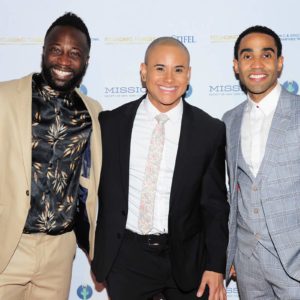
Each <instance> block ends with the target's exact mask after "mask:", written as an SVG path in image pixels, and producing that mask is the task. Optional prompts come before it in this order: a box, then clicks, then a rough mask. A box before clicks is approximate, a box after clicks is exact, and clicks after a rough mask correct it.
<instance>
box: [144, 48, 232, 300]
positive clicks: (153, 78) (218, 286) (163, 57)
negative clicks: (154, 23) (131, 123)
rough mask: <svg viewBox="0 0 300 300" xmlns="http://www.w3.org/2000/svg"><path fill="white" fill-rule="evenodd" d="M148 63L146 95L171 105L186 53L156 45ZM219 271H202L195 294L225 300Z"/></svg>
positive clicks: (182, 79) (184, 72) (186, 75)
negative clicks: (205, 293)
mask: <svg viewBox="0 0 300 300" xmlns="http://www.w3.org/2000/svg"><path fill="white" fill-rule="evenodd" d="M146 61H147V63H142V64H141V69H140V71H141V78H142V81H143V82H145V85H146V88H147V94H148V98H149V100H150V101H151V103H152V104H153V105H154V106H155V107H156V108H157V109H158V110H159V111H160V112H167V111H169V110H170V109H172V108H174V107H175V106H176V105H177V104H178V103H179V102H180V99H181V97H182V95H183V94H184V93H185V91H186V88H187V85H188V84H189V80H190V75H191V67H190V66H189V55H188V53H187V52H186V50H185V49H184V48H182V47H180V46H179V45H174V44H172V43H164V44H158V45H156V46H154V47H153V48H152V49H151V51H149V53H148V56H147V60H146ZM223 279H224V278H223V275H222V274H220V273H216V272H212V271H205V272H204V273H203V276H202V279H201V283H200V285H199V288H198V290H197V297H199V298H200V297H201V296H202V295H203V293H204V290H205V287H206V285H208V287H209V300H225V299H226V290H225V288H224V283H223Z"/></svg>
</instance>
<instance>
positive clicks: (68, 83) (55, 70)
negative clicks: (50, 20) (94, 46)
mask: <svg viewBox="0 0 300 300" xmlns="http://www.w3.org/2000/svg"><path fill="white" fill-rule="evenodd" d="M88 61H89V47H88V43H87V38H86V36H85V34H84V33H83V32H81V31H80V30H78V29H76V28H74V27H70V26H55V27H54V28H53V29H52V30H51V32H50V33H49V35H48V36H47V37H46V38H45V43H44V47H43V55H42V74H43V77H44V79H45V80H46V82H47V83H48V84H49V86H50V87H51V88H53V89H54V90H56V91H64V92H67V91H72V90H73V89H74V88H75V87H77V86H79V84H80V82H81V81H82V78H83V76H84V74H85V71H86V69H87V66H88Z"/></svg>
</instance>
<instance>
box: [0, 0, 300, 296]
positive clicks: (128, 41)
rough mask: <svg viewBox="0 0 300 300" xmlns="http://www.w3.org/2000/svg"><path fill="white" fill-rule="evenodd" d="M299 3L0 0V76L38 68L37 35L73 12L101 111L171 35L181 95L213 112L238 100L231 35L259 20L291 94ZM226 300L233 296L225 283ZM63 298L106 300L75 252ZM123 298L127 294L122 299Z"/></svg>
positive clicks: (299, 75) (124, 97)
mask: <svg viewBox="0 0 300 300" xmlns="http://www.w3.org/2000/svg"><path fill="white" fill-rule="evenodd" d="M299 9H300V2H298V1H297V0H285V1H283V2H277V1H274V0H265V1H261V0H253V1H251V2H246V1H241V0H227V1H223V0H213V1H201V0H184V1H183V0H147V1H146V0H127V1H122V0H106V1H104V0H103V1H97V0H73V1H71V0H51V1H50V0H43V1H38V0H26V1H17V0H1V10H0V69H1V72H0V80H1V81H3V80H8V79H13V78H17V77H20V76H23V75H25V74H27V73H30V72H33V71H39V70H40V58H41V52H42V41H43V38H44V34H45V32H46V30H47V29H48V27H49V26H50V24H51V23H52V22H53V21H54V20H55V19H56V18H57V17H59V16H60V15H62V14H63V13H64V12H66V11H72V12H74V13H76V14H78V15H79V16H80V17H81V18H82V19H83V20H84V21H85V23H86V24H87V26H88V28H89V31H90V35H91V37H92V49H91V59H90V65H89V68H88V71H87V74H86V76H85V78H84V82H83V86H82V90H83V91H85V92H86V93H87V94H88V95H89V96H91V97H93V98H95V99H97V100H99V101H100V102H101V104H102V106H103V107H104V109H111V108H114V107H116V106H119V105H120V104H122V103H125V102H128V101H131V100H134V99H137V98H138V97H139V96H140V95H142V94H143V89H142V88H141V84H140V79H139V65H140V63H141V62H142V60H143V57H144V52H145V49H146V47H147V45H148V44H149V43H150V42H151V41H152V40H153V39H154V38H156V37H159V36H163V35H168V36H174V37H176V38H178V39H179V40H181V41H182V42H184V43H185V45H186V46H187V48H188V49H189V50H190V53H191V65H192V80H191V87H192V89H191V92H190V93H189V97H188V98H187V100H188V101H189V102H190V103H192V104H194V105H196V106H199V107H201V108H202V109H204V110H206V111H207V112H208V113H210V114H211V115H213V116H215V117H218V118H221V116H222V115H223V113H224V112H225V111H226V110H228V109H230V108H232V107H234V106H235V105H237V104H238V103H240V102H241V101H242V100H244V99H245V95H244V94H243V92H242V91H241V90H240V87H239V83H238V81H237V80H236V79H235V77H234V74H233V70H232V58H233V45H234V41H235V39H236V37H237V35H238V34H239V33H240V32H241V31H243V30H244V29H245V28H247V27H249V26H252V25H257V24H259V25H266V26H269V27H270V28H272V29H273V30H275V31H276V32H277V33H278V34H279V35H280V37H281V39H282V42H283V55H284V57H285V64H284V70H283V73H282V76H281V78H280V82H281V83H282V84H285V86H286V87H287V88H288V89H289V90H290V91H294V92H295V93H297V92H298V83H300V71H299V53H300V24H299ZM227 294H228V299H238V294H237V288H236V286H235V285H234V284H231V285H230V286H229V287H228V289H227ZM69 299H70V300H77V299H97V300H106V299H107V295H106V292H105V291H102V292H97V291H96V290H95V289H94V284H93V282H92V280H91V279H90V274H89V265H88V263H87V262H86V259H85V257H84V255H83V254H82V252H81V251H80V250H79V251H77V257H76V259H75V262H74V269H73V279H72V287H71V293H70V298H69ZM124 300H130V299H124Z"/></svg>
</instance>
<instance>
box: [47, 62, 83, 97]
mask: <svg viewBox="0 0 300 300" xmlns="http://www.w3.org/2000/svg"><path fill="white" fill-rule="evenodd" d="M52 67H54V66H50V67H48V66H47V65H46V63H45V60H44V57H43V58H42V75H43V77H44V80H45V81H46V83H47V84H48V85H49V86H50V87H51V88H52V89H53V90H55V91H59V92H71V91H73V90H74V89H75V88H76V87H79V85H80V83H81V81H82V78H83V77H84V75H85V72H86V69H87V65H84V67H83V68H82V69H81V70H79V71H78V72H77V73H76V72H74V70H71V71H72V72H73V74H74V76H73V77H72V78H71V79H70V80H69V81H67V82H65V83H64V84H58V83H56V81H55V79H54V78H53V75H52V73H51V68H52Z"/></svg>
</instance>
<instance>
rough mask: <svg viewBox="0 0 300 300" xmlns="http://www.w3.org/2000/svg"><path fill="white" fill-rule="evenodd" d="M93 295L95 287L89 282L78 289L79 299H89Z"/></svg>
mask: <svg viewBox="0 0 300 300" xmlns="http://www.w3.org/2000/svg"><path fill="white" fill-rule="evenodd" d="M92 295H93V289H92V288H91V287H90V286H89V285H88V284H87V285H81V286H79V288H78V289H77V296H78V297H79V299H82V300H88V299H90V298H91V297H92Z"/></svg>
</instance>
